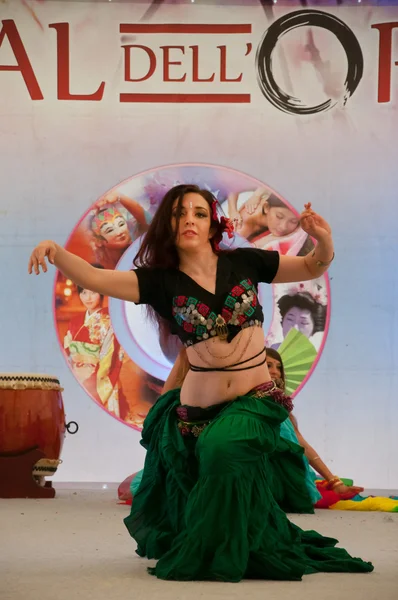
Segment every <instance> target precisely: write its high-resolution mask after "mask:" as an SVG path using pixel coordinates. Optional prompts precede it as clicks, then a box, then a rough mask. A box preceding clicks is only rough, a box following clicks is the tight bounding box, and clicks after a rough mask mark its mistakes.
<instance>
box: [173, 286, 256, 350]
mask: <svg viewBox="0 0 398 600" xmlns="http://www.w3.org/2000/svg"><path fill="white" fill-rule="evenodd" d="M257 307H258V297H257V293H256V289H255V287H254V285H253V284H252V282H251V281H250V279H244V280H243V281H241V282H240V283H239V284H238V285H235V286H234V287H233V288H232V290H231V291H230V293H229V294H228V296H227V297H226V299H225V300H224V306H223V308H222V310H221V314H219V315H217V314H216V313H215V312H214V311H212V310H211V308H210V307H209V306H208V305H207V304H204V303H203V302H200V301H199V300H198V299H197V298H195V297H193V296H189V297H188V296H175V297H174V298H173V309H172V312H173V317H174V318H175V320H176V321H177V323H178V325H179V326H180V327H182V328H183V329H184V331H186V332H187V333H188V334H192V335H194V336H195V337H196V339H197V340H198V341H201V340H207V339H208V338H209V337H214V336H216V335H217V333H218V330H219V329H220V327H219V325H218V324H219V323H220V318H221V319H222V320H223V321H224V322H225V325H226V326H227V327H228V325H233V326H237V327H241V328H242V329H244V328H246V327H253V326H260V327H261V326H262V322H261V321H259V320H258V319H251V320H249V319H250V317H251V316H253V315H254V313H255V312H256V308H257ZM192 344H193V341H192V340H188V341H187V342H186V343H185V344H184V345H185V346H191V345H192Z"/></svg>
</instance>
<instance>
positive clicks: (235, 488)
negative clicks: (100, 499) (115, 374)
mask: <svg viewBox="0 0 398 600" xmlns="http://www.w3.org/2000/svg"><path fill="white" fill-rule="evenodd" d="M179 406H180V395H179V390H172V391H170V392H168V393H167V394H164V395H163V396H161V397H160V398H159V400H158V401H157V403H156V404H155V406H153V407H152V409H151V410H150V412H149V414H148V416H147V418H146V420H145V424H144V430H143V433H142V442H141V443H142V445H143V446H144V447H145V448H146V449H147V455H146V460H145V467H144V472H143V476H142V481H141V484H140V487H139V489H138V492H137V493H136V495H135V496H134V501H133V504H132V507H131V513H130V515H129V516H128V517H127V518H126V519H125V524H126V526H127V529H128V530H129V532H130V534H131V536H132V537H133V538H134V539H135V540H136V542H137V544H138V548H137V553H138V554H139V555H140V556H146V557H147V558H151V559H152V558H154V559H158V562H157V564H156V566H155V567H154V568H153V569H149V571H150V572H151V573H152V574H154V575H156V576H157V577H159V578H161V579H169V580H181V581H187V580H215V581H231V582H237V581H240V580H242V579H244V578H254V579H274V580H300V579H301V578H302V576H303V575H304V574H309V573H316V572H353V573H354V572H355V573H358V572H369V571H372V570H373V566H372V565H371V563H368V562H364V561H362V560H361V559H359V558H352V557H351V556H350V555H349V554H348V553H347V552H346V551H345V550H343V549H342V548H336V544H337V540H335V539H332V538H327V537H323V536H322V535H320V534H318V533H316V532H315V531H302V530H301V529H300V528H299V527H297V526H296V525H294V524H292V523H291V522H290V521H289V520H288V518H287V516H286V514H285V511H286V512H290V511H292V512H313V506H312V501H311V498H310V495H309V494H308V490H307V486H306V482H305V465H304V462H303V460H302V454H303V449H302V448H301V447H300V446H298V445H297V444H295V443H293V442H290V441H288V440H285V439H282V438H281V436H280V425H281V423H282V422H283V421H285V419H286V418H287V416H288V413H287V411H286V410H285V409H284V408H283V407H282V406H280V405H278V404H276V403H275V401H274V400H273V399H272V398H271V397H266V398H258V397H255V396H250V395H246V396H241V397H238V398H237V399H236V400H235V401H233V402H229V403H225V404H223V405H222V408H221V410H220V411H219V412H218V414H217V415H216V416H215V417H214V418H213V419H212V420H211V422H210V424H209V425H208V426H207V427H206V428H205V429H204V430H203V431H202V433H200V435H199V436H198V437H194V436H187V437H184V436H183V435H181V432H180V430H179V428H178V426H177V423H178V417H177V414H176V409H177V407H179ZM281 481H284V482H285V483H284V485H281V484H280V482H281ZM286 482H287V484H286Z"/></svg>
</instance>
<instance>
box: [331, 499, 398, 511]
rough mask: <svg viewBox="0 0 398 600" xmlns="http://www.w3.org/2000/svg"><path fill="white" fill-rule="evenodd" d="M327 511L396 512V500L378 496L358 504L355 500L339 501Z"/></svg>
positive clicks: (397, 507) (397, 503)
mask: <svg viewBox="0 0 398 600" xmlns="http://www.w3.org/2000/svg"><path fill="white" fill-rule="evenodd" d="M329 509H331V510H361V511H379V512H398V500H393V499H392V498H383V497H380V496H376V497H374V498H365V499H364V500H361V501H359V502H355V500H340V501H339V502H337V503H336V504H333V506H329Z"/></svg>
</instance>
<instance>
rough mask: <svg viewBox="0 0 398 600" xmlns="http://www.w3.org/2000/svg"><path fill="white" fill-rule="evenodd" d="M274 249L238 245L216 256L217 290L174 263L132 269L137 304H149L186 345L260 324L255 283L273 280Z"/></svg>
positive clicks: (229, 337) (230, 336)
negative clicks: (203, 285) (172, 266)
mask: <svg viewBox="0 0 398 600" xmlns="http://www.w3.org/2000/svg"><path fill="white" fill-rule="evenodd" d="M278 267H279V254H278V252H274V251H270V250H259V249H256V248H238V249H237V250H232V251H230V252H223V253H221V254H220V255H219V257H218V263H217V278H216V290H215V294H212V293H210V292H208V291H207V290H205V289H204V288H202V287H201V286H200V285H199V284H198V283H196V282H195V281H194V280H193V279H192V278H191V277H189V275H187V274H186V273H183V272H182V271H179V270H178V269H157V268H156V269H150V268H146V267H142V268H137V269H135V270H134V271H135V273H136V275H137V277H138V283H139V290H140V301H139V304H149V305H150V306H152V308H154V309H155V311H156V312H157V313H158V314H159V315H160V316H161V317H163V318H164V319H166V320H167V321H168V322H169V323H170V325H171V331H172V333H174V334H176V335H178V337H179V338H180V340H181V342H182V343H183V344H184V346H192V345H193V344H197V343H198V342H201V341H202V340H206V339H209V338H211V337H214V336H216V335H220V331H221V330H222V331H223V333H224V334H225V335H224V339H227V340H228V342H230V341H231V340H232V339H233V338H234V337H235V336H236V335H237V334H238V333H239V332H240V331H241V330H242V329H244V328H245V327H252V326H256V325H262V323H263V321H264V315H263V310H262V307H261V305H260V304H259V302H258V297H257V294H258V284H259V283H260V282H264V283H272V281H273V279H274V277H275V275H276V273H277V271H278Z"/></svg>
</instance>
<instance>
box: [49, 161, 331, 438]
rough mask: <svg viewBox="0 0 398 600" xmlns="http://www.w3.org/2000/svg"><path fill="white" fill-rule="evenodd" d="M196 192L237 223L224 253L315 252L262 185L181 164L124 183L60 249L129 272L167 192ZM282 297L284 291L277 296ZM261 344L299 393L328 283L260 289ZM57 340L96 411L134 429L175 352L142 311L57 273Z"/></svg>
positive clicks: (320, 338) (324, 316) (295, 218)
mask: <svg viewBox="0 0 398 600" xmlns="http://www.w3.org/2000/svg"><path fill="white" fill-rule="evenodd" d="M180 183H194V184H196V185H198V186H199V187H201V188H205V189H207V190H210V191H211V192H212V193H213V194H214V196H215V197H216V199H217V201H218V211H219V214H220V216H221V215H225V216H227V217H230V218H231V219H234V222H235V224H236V225H235V232H234V234H233V237H232V238H229V237H228V236H225V239H223V242H222V244H221V248H223V249H233V248H237V247H242V246H253V247H256V248H262V249H265V250H267V249H271V250H277V251H278V252H279V253H280V254H286V255H292V256H304V255H305V254H307V253H308V252H310V251H311V249H312V248H313V247H314V244H313V241H312V239H311V238H310V237H309V236H308V235H307V234H306V233H305V232H304V231H303V230H302V229H301V227H300V223H299V212H300V210H301V207H293V206H292V204H290V203H289V202H288V201H287V200H285V199H284V198H282V197H281V196H280V195H279V194H278V193H277V192H276V191H275V190H273V189H272V187H270V186H269V185H268V184H267V183H263V182H261V181H259V180H256V179H254V178H252V177H250V176H248V175H246V174H244V173H241V172H238V171H236V170H232V169H229V168H226V167H220V166H214V165H203V164H182V165H170V166H164V167H158V168H156V169H153V170H150V171H146V172H144V173H140V174H137V175H133V176H132V177H130V178H128V179H126V180H125V181H123V182H122V183H120V184H117V185H116V186H115V187H113V188H112V189H111V190H110V191H108V192H106V193H105V194H104V195H103V196H102V197H101V198H99V199H98V200H97V201H96V202H95V203H94V204H93V205H92V206H87V210H86V212H85V213H84V215H83V216H82V217H81V219H80V221H79V222H78V224H77V225H76V227H75V228H74V230H73V231H72V233H71V235H70V237H69V239H68V241H67V243H66V245H65V247H66V249H67V250H69V251H70V252H73V253H74V254H77V255H78V256H81V257H82V258H84V259H85V260H87V261H88V262H89V263H90V264H92V265H95V266H96V267H97V268H104V269H121V270H128V269H131V268H132V267H133V261H134V258H135V256H136V254H137V252H138V249H139V248H140V244H141V242H142V238H143V236H144V235H145V232H146V231H147V229H148V227H149V225H150V223H151V220H152V218H153V216H154V214H155V213H156V210H157V208H158V206H159V204H160V202H161V200H162V198H163V196H164V194H165V193H166V191H167V190H168V189H170V188H171V187H172V186H174V185H177V184H180ZM282 288H283V289H282ZM259 297H260V301H261V303H262V305H263V308H264V314H265V322H264V334H265V336H266V344H267V345H269V346H270V347H273V348H275V349H277V350H278V352H279V353H280V354H281V357H282V359H283V362H284V366H285V376H286V383H287V387H288V391H289V392H290V393H293V394H294V393H297V391H298V390H299V388H300V387H302V385H303V384H304V383H305V381H306V380H307V379H308V377H309V376H310V374H311V372H312V370H313V369H314V367H315V365H316V363H317V360H318V358H319V356H320V354H321V352H322V349H323V346H324V344H325V340H326V336H327V329H328V323H329V313H330V301H329V298H330V290H329V282H328V277H327V275H324V276H322V277H321V278H320V279H319V280H317V281H316V282H311V285H309V284H308V283H307V282H305V283H304V282H303V283H302V284H300V283H298V284H295V285H294V286H291V287H290V288H289V286H281V285H272V286H267V285H266V284H260V286H259ZM54 313H55V322H56V328H57V333H58V339H59V343H60V346H61V348H62V352H63V353H64V356H65V359H66V361H67V363H68V365H69V367H70V369H71V371H72V373H73V374H74V376H75V378H76V380H77V381H78V382H79V383H80V385H81V386H82V387H83V388H84V390H85V391H86V392H87V394H88V395H89V396H90V397H91V399H92V400H94V401H95V402H96V403H97V404H98V405H99V406H100V407H102V408H103V409H104V410H106V411H107V412H108V413H109V414H110V415H112V416H113V417H114V418H116V419H119V420H120V421H122V422H123V423H125V424H126V425H129V426H131V427H133V428H136V429H141V428H142V424H143V421H144V419H145V416H146V414H147V413H148V410H149V409H150V407H151V406H152V405H153V404H154V402H155V401H156V399H157V397H158V396H159V395H160V393H161V390H162V386H163V383H164V381H165V380H166V379H167V376H168V374H169V372H170V370H171V368H172V365H173V362H174V360H175V358H176V356H177V354H178V352H179V351H180V349H181V347H182V346H181V344H180V342H179V340H178V338H176V337H175V336H171V337H170V335H168V332H167V331H166V330H165V329H164V327H163V326H162V325H158V324H157V323H155V322H154V321H153V319H149V318H148V314H147V310H146V307H144V306H137V305H135V304H133V303H129V302H123V301H120V300H115V299H108V298H107V297H103V296H101V295H100V294H97V293H95V292H92V291H91V290H86V289H82V288H80V287H77V286H75V285H74V284H73V283H72V282H71V281H70V280H67V279H66V278H65V277H63V275H62V274H61V273H59V272H58V273H57V276H56V283H55V291H54Z"/></svg>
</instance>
